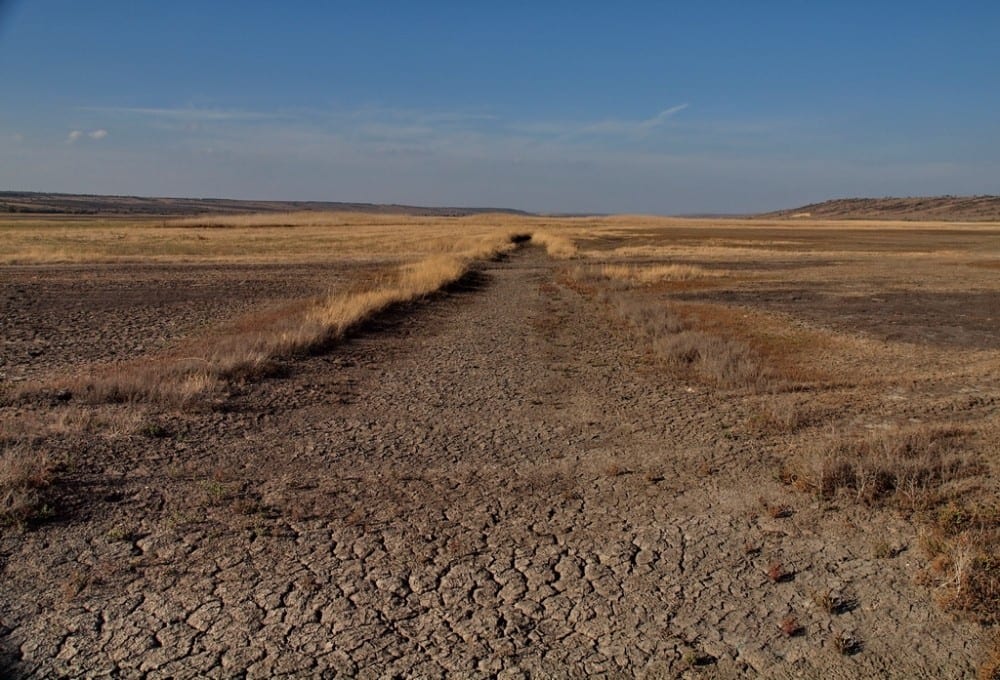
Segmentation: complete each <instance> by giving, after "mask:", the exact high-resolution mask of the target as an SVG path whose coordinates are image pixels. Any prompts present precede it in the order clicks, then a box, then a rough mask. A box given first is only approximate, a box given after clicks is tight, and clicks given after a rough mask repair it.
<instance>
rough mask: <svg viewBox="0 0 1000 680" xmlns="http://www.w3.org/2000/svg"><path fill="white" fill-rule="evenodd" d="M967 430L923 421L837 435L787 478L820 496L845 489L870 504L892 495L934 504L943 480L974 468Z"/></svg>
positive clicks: (902, 502) (909, 502)
mask: <svg viewBox="0 0 1000 680" xmlns="http://www.w3.org/2000/svg"><path fill="white" fill-rule="evenodd" d="M967 435H968V433H967V432H966V431H964V430H961V429H958V428H953V427H941V426H929V425H922V426H914V427H900V428H896V429H894V430H891V431H888V432H883V433H880V434H878V435H872V436H869V437H866V438H858V439H845V440H837V441H834V442H832V443H830V444H828V445H826V446H825V447H824V448H822V449H820V450H818V451H816V452H814V453H813V454H812V455H807V456H805V457H804V460H803V461H802V462H801V463H800V464H799V467H798V469H796V470H793V471H791V472H790V473H789V475H788V477H789V481H791V482H792V483H794V484H795V485H796V486H798V487H799V488H803V489H810V490H813V491H815V492H817V493H819V494H820V495H822V496H824V497H832V496H834V495H836V494H837V493H838V492H841V491H849V492H851V493H852V494H853V495H854V496H855V498H856V499H857V500H858V501H860V502H862V503H866V504H868V505H875V504H878V503H881V502H884V501H887V500H893V501H894V502H896V504H897V505H899V506H900V507H903V508H906V509H919V508H922V507H927V506H928V505H929V504H931V503H933V501H934V499H935V498H936V496H935V494H936V492H937V491H938V489H939V488H940V487H941V486H942V485H944V484H946V483H948V482H950V481H952V480H956V479H959V478H961V477H964V476H967V475H969V474H972V473H973V472H974V471H975V468H974V467H973V466H972V465H971V463H970V461H969V456H968V454H967V452H966V450H965V447H964V446H963V442H964V440H965V438H966V437H967Z"/></svg>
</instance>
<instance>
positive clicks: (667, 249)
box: [0, 213, 1000, 678]
mask: <svg viewBox="0 0 1000 680" xmlns="http://www.w3.org/2000/svg"><path fill="white" fill-rule="evenodd" d="M528 235H530V236H531V239H530V240H526V237H527V236H528ZM0 238H2V239H3V243H4V252H3V253H2V254H0V261H2V263H3V264H0V318H2V324H3V325H2V331H0V335H2V340H0V342H2V344H0V376H2V380H3V382H2V383H0V386H2V387H0V389H2V392H0V447H2V465H0V501H2V502H3V506H2V507H0V511H2V512H3V522H2V528H0V531H2V534H0V574H2V582H3V584H4V585H3V587H2V589H0V668H2V669H4V670H5V671H6V673H7V674H8V675H13V676H17V677H38V678H42V677H57V676H68V677H78V676H90V675H93V676H98V675H107V676H112V677H174V678H180V677H192V678H194V677H317V676H319V677H372V678H376V677H445V676H448V677H471V678H479V677H482V678H491V677H510V678H514V677H592V676H602V675H603V676H605V677H746V676H765V677H776V678H782V677H787V678H792V677H795V678H800V677H816V678H821V677H822V678H855V677H899V678H918V677H926V678H966V677H970V676H974V675H975V674H976V673H977V672H978V673H979V674H980V677H984V678H993V677H996V673H997V672H998V670H997V669H998V668H1000V652H998V648H997V646H996V643H995V641H994V639H993V633H992V627H993V625H994V624H995V623H996V622H997V618H998V616H1000V552H998V545H1000V541H998V540H997V539H998V538H1000V507H998V505H997V498H998V496H997V491H998V489H997V485H998V480H1000V472H998V470H997V461H998V454H1000V450H998V449H1000V416H998V405H1000V276H998V273H1000V224H997V223H992V222H985V223H955V222H890V221H860V220H858V221H839V220H826V221H824V220H817V219H794V220H789V219H780V218H774V219H745V220H735V219H667V218H649V217H638V216H614V217H603V218H545V217H520V216H513V215H493V214H479V215H471V216H461V217H441V216H420V217H407V216H400V215H372V214H365V215H359V214H330V213H295V214H269V215H262V216H249V217H248V216H227V217H219V218H204V217H190V218H185V219H182V220H178V219H174V218H146V217H114V218H112V217H87V218H80V217H59V218H45V217H38V216H23V217H10V218H3V220H2V221H0Z"/></svg>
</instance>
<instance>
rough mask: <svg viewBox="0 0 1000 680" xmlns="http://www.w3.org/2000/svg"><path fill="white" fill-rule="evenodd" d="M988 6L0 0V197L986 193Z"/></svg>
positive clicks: (993, 136) (786, 197)
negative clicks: (32, 193)
mask: <svg viewBox="0 0 1000 680" xmlns="http://www.w3.org/2000/svg"><path fill="white" fill-rule="evenodd" d="M998 36H1000V3H998V2H995V1H982V2H980V1H973V0H969V1H962V0H956V2H953V3H943V2H940V1H935V2H925V1H922V0H910V1H907V2H902V1H899V2H896V1H888V0H886V1H881V2H880V1H878V0H868V1H867V2H854V1H852V0H840V1H838V2H802V0H796V1H781V0H773V1H772V0H761V1H760V2H746V1H742V2H722V1H715V2H712V1H709V0H706V1H704V2H655V3H654V2H627V3H609V2H586V1H584V0H578V1H576V2H518V1H516V0H513V1H509V2H504V3H494V2H490V3H486V2H473V1H471V0H469V1H465V2H457V1H456V2H433V1H432V0H428V1H426V2H412V1H411V2H388V1H387V2H372V1H369V2H304V1H303V2H298V3H278V2H273V1H272V2H257V1H254V0H243V1H242V2H227V1H225V0H219V1H217V2H189V1H188V0H173V1H172V2H169V3H166V2H153V1H152V0H127V1H125V0H104V1H95V2H80V1H79V0H23V1H21V2H17V1H14V2H11V1H10V0H0V87H2V94H0V188H2V189H15V190H37V191H66V192H87V193H121V194H139V195H173V196H216V197H239V198H270V199H307V200H309V199H311V200H343V201H372V202H397V203H415V204H422V205H442V204H447V205H489V206H504V207H517V208H524V209H528V210H538V211H554V212H558V211H568V212H585V211H591V212H646V213H661V214H677V213H691V212H741V211H756V210H765V209H771V208H779V207H790V206H795V205H799V204H802V203H806V202H810V201H814V200H822V199H825V198H830V197H837V196H851V195H867V196H881V195H921V194H943V193H950V194H978V193H1000V38H998Z"/></svg>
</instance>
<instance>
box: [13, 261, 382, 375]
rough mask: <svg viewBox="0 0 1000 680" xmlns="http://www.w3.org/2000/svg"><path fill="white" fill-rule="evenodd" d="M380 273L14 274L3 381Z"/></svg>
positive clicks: (283, 269) (131, 350) (121, 269)
mask: <svg viewBox="0 0 1000 680" xmlns="http://www.w3.org/2000/svg"><path fill="white" fill-rule="evenodd" d="M365 268H371V265H361V264H359V265H355V266H353V267H352V266H350V265H345V264H343V263H339V264H337V265H321V264H301V265H246V264H239V265H231V264H220V265H194V264H187V265H184V264H177V265H173V264H171V265H146V264H108V265H92V264H91V265H80V266H66V265H58V266H6V267H4V268H3V276H2V278H0V319H2V320H3V322H2V323H3V325H2V333H0V380H4V379H5V380H8V381H12V382H16V381H19V380H23V379H26V378H34V377H38V376H40V375H42V374H45V373H50V372H52V371H53V370H69V369H73V368H76V367H79V366H80V365H81V364H86V363H91V362H105V361H118V360H123V359H128V358H133V357H136V356H141V355H143V354H148V353H151V352H154V351H155V350H157V349H160V348H162V347H165V346H166V345H167V344H169V343H171V342H174V341H176V340H177V339H178V338H180V337H183V336H186V335H189V334H191V333H194V332H196V331H197V330H198V329H200V328H204V327H206V326H208V325H215V324H218V323H219V322H220V321H224V320H225V319H227V318H232V317H234V316H237V315H239V314H240V313H242V312H245V311H247V310H250V309H258V308H260V307H261V306H266V305H268V304H279V303H282V302H285V301H287V300H290V299H297V298H304V297H309V296H313V295H319V294H322V293H325V292H327V291H328V290H330V289H332V288H333V287H335V286H336V285H337V284H338V283H342V282H343V281H344V280H346V278H347V277H349V276H352V275H355V276H356V275H357V274H358V269H365Z"/></svg>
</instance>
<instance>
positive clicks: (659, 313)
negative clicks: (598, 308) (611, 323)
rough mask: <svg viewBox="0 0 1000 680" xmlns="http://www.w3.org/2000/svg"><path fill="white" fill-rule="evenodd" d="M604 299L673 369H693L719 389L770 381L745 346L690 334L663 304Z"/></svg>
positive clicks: (765, 371) (718, 337) (756, 385)
mask: <svg viewBox="0 0 1000 680" xmlns="http://www.w3.org/2000/svg"><path fill="white" fill-rule="evenodd" d="M606 299H607V300H608V301H609V302H610V304H611V305H612V307H613V308H614V309H615V310H616V311H617V312H618V314H619V315H620V316H622V317H623V318H625V319H626V320H627V321H628V322H629V323H630V324H631V325H632V326H633V327H635V328H636V330H637V331H638V332H639V334H640V335H643V336H645V338H646V340H647V341H648V342H649V343H650V344H651V345H652V347H653V349H654V351H655V352H656V353H657V354H658V355H659V356H660V357H662V358H663V359H665V360H666V361H667V362H669V363H671V364H673V365H675V366H678V367H681V368H690V369H693V370H694V371H695V372H696V373H698V374H700V375H701V376H702V377H703V378H705V379H707V380H709V381H710V382H713V383H716V384H718V385H721V386H723V387H763V386H764V385H766V384H767V382H768V381H769V380H770V378H771V376H770V372H769V371H768V370H767V369H766V368H765V367H764V366H763V365H762V363H761V362H760V360H759V358H758V357H757V356H756V354H755V353H754V352H753V350H751V349H750V347H749V346H747V345H745V344H744V343H742V342H739V341H737V340H732V339H730V338H724V337H721V336H717V335H711V334H708V333H704V332H702V331H698V330H692V329H690V328H689V326H688V323H687V322H686V321H685V320H684V319H683V318H682V317H681V316H680V315H678V314H676V313H675V312H674V311H673V310H671V309H670V308H669V307H667V306H666V305H664V304H657V305H654V304H651V303H649V302H643V301H639V300H635V299H633V298H630V297H628V296H625V295H617V296H614V295H609V296H608V297H607V298H606Z"/></svg>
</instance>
